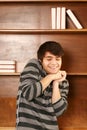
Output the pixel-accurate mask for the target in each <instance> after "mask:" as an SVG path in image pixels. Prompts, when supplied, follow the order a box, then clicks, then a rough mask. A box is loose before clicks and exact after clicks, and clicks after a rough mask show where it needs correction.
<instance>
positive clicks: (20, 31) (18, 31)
mask: <svg viewBox="0 0 87 130" xmlns="http://www.w3.org/2000/svg"><path fill="white" fill-rule="evenodd" d="M10 33H11V34H58V33H59V34H60V33H61V34H62V33H74V34H75V33H87V29H60V30H58V29H7V30H5V29H2V30H0V34H10Z"/></svg>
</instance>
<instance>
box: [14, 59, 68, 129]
mask: <svg viewBox="0 0 87 130" xmlns="http://www.w3.org/2000/svg"><path fill="white" fill-rule="evenodd" d="M45 76H46V72H45V71H44V70H43V68H42V66H41V64H40V62H39V61H38V60H37V59H32V60H30V61H29V62H28V64H27V65H26V66H25V68H24V70H23V72H22V73H21V75H20V85H19V89H18V95H17V109H16V110H17V111H16V130H58V129H59V128H58V122H57V117H58V116H60V115H61V114H62V113H63V112H64V111H65V109H66V108H67V104H68V103H67V95H68V90H69V84H68V81H67V80H64V81H63V82H61V83H60V92H61V99H60V100H58V101H57V102H56V103H54V104H52V103H51V96H52V83H51V84H50V85H49V86H48V87H47V88H46V89H45V90H44V92H42V84H41V82H40V80H41V79H42V78H43V77H45Z"/></svg>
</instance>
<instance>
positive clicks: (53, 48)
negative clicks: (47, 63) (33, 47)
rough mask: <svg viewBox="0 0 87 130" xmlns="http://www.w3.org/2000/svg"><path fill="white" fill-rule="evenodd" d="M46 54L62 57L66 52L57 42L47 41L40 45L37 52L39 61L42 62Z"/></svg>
mask: <svg viewBox="0 0 87 130" xmlns="http://www.w3.org/2000/svg"><path fill="white" fill-rule="evenodd" d="M46 52H50V53H51V54H53V55H55V56H59V57H62V56H63V55H64V50H63V48H62V46H61V45H60V43H58V42H55V41H46V42H44V43H43V44H41V45H40V47H39V49H38V51H37V57H38V59H40V60H41V61H42V60H43V57H44V55H45V53H46Z"/></svg>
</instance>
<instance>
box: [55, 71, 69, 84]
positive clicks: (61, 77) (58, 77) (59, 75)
mask: <svg viewBox="0 0 87 130" xmlns="http://www.w3.org/2000/svg"><path fill="white" fill-rule="evenodd" d="M66 75H67V73H66V71H63V70H60V71H58V73H56V74H54V76H53V78H54V80H58V81H59V82H61V81H63V80H65V79H66Z"/></svg>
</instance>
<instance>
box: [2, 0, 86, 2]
mask: <svg viewBox="0 0 87 130" xmlns="http://www.w3.org/2000/svg"><path fill="white" fill-rule="evenodd" d="M0 2H87V0H0Z"/></svg>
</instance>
